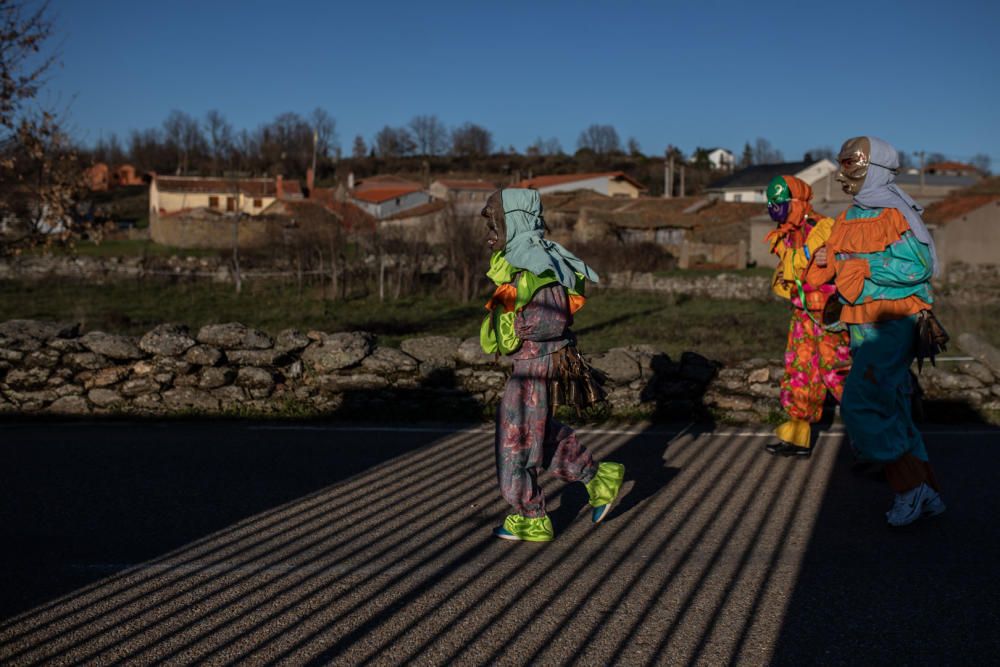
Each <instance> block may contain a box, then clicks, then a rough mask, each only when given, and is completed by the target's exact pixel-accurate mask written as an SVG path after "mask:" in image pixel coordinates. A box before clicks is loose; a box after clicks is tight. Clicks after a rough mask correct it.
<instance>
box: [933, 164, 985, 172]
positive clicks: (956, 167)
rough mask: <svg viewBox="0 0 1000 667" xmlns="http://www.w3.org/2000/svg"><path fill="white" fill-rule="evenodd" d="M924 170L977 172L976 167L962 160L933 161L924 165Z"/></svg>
mask: <svg viewBox="0 0 1000 667" xmlns="http://www.w3.org/2000/svg"><path fill="white" fill-rule="evenodd" d="M924 170H925V171H974V172H976V173H979V169H978V168H977V167H974V166H972V165H971V164H965V163H964V162H934V163H933V164H929V165H927V166H925V167H924Z"/></svg>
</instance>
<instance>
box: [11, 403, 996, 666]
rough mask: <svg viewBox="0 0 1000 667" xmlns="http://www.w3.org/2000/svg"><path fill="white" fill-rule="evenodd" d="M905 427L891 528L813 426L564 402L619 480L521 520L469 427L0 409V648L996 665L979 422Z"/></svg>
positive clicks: (992, 527) (991, 456) (61, 659)
mask: <svg viewBox="0 0 1000 667" xmlns="http://www.w3.org/2000/svg"><path fill="white" fill-rule="evenodd" d="M925 435H926V437H927V441H928V446H929V449H930V452H931V456H932V460H933V462H934V464H935V467H936V469H937V473H938V476H939V478H940V479H941V481H942V484H943V485H944V498H945V500H946V502H947V503H948V511H947V512H946V513H945V514H944V515H943V516H942V517H939V518H936V519H929V520H923V521H921V522H918V523H917V524H915V525H913V526H910V527H907V528H904V529H896V530H893V529H890V528H888V527H887V526H886V525H885V520H884V516H883V514H884V511H885V510H886V509H887V507H888V503H889V500H890V494H889V492H888V489H887V487H886V486H885V484H884V482H882V481H880V480H878V479H876V478H875V477H874V476H871V475H864V474H858V473H856V472H852V470H851V462H852V461H851V456H850V453H849V451H848V449H849V448H848V446H847V444H846V442H845V441H844V437H843V435H842V434H841V433H840V432H838V431H836V430H831V431H828V432H826V433H824V434H823V436H822V437H821V438H820V440H819V444H818V447H817V450H816V454H815V455H814V456H813V457H812V459H810V460H791V459H782V458H774V457H771V456H768V455H765V454H763V453H762V447H763V445H764V444H765V443H766V442H767V441H768V438H767V436H766V434H764V432H763V431H741V430H739V429H734V428H731V427H715V428H713V427H697V426H686V427H685V426H677V427H674V428H670V427H664V426H657V427H649V428H641V427H635V428H605V429H600V428H596V429H586V430H583V431H582V432H581V437H582V439H583V441H584V442H585V444H586V445H587V446H588V447H589V448H590V449H591V450H592V451H593V452H594V453H595V455H596V456H597V457H598V458H607V459H609V460H617V461H621V462H623V463H624V464H625V465H626V467H627V472H626V480H627V482H626V485H625V487H624V491H623V494H624V495H623V497H622V499H621V501H620V503H619V504H618V506H617V507H616V509H615V510H614V511H613V513H612V515H611V516H610V517H609V519H608V520H606V521H605V522H604V523H602V524H600V525H598V526H593V525H591V523H590V520H589V513H588V512H587V507H586V495H585V492H584V491H583V489H582V487H581V485H579V484H577V485H564V484H562V483H560V482H558V481H557V480H552V479H548V480H546V487H545V488H546V492H547V495H548V498H549V510H550V513H551V515H552V518H553V522H554V524H555V527H556V531H557V538H556V540H555V541H554V542H552V543H549V544H526V543H525V544H521V543H513V542H505V541H501V540H497V539H495V538H492V537H491V536H490V529H491V528H492V527H493V526H494V525H496V524H498V523H499V521H500V520H501V519H502V517H503V515H504V514H505V513H506V507H505V506H504V504H503V503H502V501H500V499H499V497H498V493H497V490H496V488H495V478H494V471H493V453H492V433H491V431H489V430H488V429H485V428H483V427H480V426H473V427H461V426H441V427H436V426H416V427H414V428H410V429H400V428H396V427H391V426H379V425H371V426H346V425H339V426H338V425H331V424H320V423H305V424H295V423H247V422H225V421H205V422H162V423H154V422H136V423H128V422H110V423H109V422H103V423H102V422H80V423H66V422H61V423H41V422H27V423H3V424H0V545H2V548H0V552H2V553H0V618H2V619H3V620H2V621H0V663H3V664H5V665H6V664H18V665H19V664H39V663H47V664H75V663H85V662H90V663H94V664H107V663H108V662H112V661H117V660H127V661H129V662H130V663H132V664H150V663H159V662H164V661H169V662H171V663H192V662H199V663H235V662H240V663H243V664H253V663H259V662H265V661H267V662H282V663H286V664H303V663H309V662H313V663H316V664H327V663H331V664H350V665H357V664H462V665H464V664H476V665H478V664H504V665H506V664H540V665H553V664H568V663H573V664H583V665H607V664H621V665H646V664H678V665H681V664H705V665H721V664H730V663H738V664H748V665H761V664H779V665H806V664H843V665H869V664H885V665H898V664H912V665H925V664H926V665H931V664H933V665H943V664H975V665H984V664H995V663H996V661H997V656H998V655H1000V632H998V631H997V627H1000V612H998V611H997V609H998V605H997V600H998V599H1000V577H997V563H998V562H1000V539H998V538H1000V527H998V523H997V521H996V519H995V512H996V509H997V508H998V507H1000V503H998V500H1000V487H998V486H997V483H996V478H997V475H996V470H997V460H998V454H1000V430H997V429H994V428H991V427H989V426H984V425H967V426H948V427H941V428H939V429H938V430H928V431H926V432H925Z"/></svg>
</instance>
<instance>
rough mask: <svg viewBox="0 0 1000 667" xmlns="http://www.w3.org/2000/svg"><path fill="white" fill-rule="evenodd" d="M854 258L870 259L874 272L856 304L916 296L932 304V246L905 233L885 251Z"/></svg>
mask: <svg viewBox="0 0 1000 667" xmlns="http://www.w3.org/2000/svg"><path fill="white" fill-rule="evenodd" d="M853 257H854V258H857V259H864V260H866V261H867V262H868V267H869V270H870V272H871V274H870V275H869V276H868V277H867V278H866V279H865V284H864V288H863V289H862V291H861V294H860V296H859V297H858V299H857V300H856V301H855V303H864V302H865V301H868V300H869V299H872V300H875V299H889V300H896V299H903V298H906V297H908V296H916V297H918V298H920V299H921V300H923V301H925V302H927V303H932V302H933V301H934V297H933V294H932V291H931V286H930V279H931V276H932V275H933V269H932V268H931V252H930V248H928V247H927V246H925V245H924V244H923V243H921V242H920V241H918V240H917V239H916V237H914V236H913V234H912V233H910V232H905V233H904V234H903V235H902V237H901V238H900V239H899V241H897V242H896V243H893V244H892V245H890V246H889V247H887V248H886V249H885V250H883V251H882V252H872V253H862V254H857V255H853Z"/></svg>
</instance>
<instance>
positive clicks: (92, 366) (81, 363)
mask: <svg viewBox="0 0 1000 667" xmlns="http://www.w3.org/2000/svg"><path fill="white" fill-rule="evenodd" d="M63 363H65V364H66V365H67V366H68V367H69V368H71V369H72V370H74V371H96V370H100V369H101V368H104V367H106V366H107V365H108V364H109V363H110V362H109V361H108V359H107V358H106V357H104V356H103V355H100V354H95V353H93V352H71V353H69V354H66V355H63Z"/></svg>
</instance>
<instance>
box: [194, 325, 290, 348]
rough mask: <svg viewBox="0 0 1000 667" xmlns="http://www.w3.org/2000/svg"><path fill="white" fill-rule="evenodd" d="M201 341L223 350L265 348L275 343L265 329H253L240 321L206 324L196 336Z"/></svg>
mask: <svg viewBox="0 0 1000 667" xmlns="http://www.w3.org/2000/svg"><path fill="white" fill-rule="evenodd" d="M195 338H197V340H198V342H199V343H203V344H204V345H211V346H213V347H218V348H221V349H223V350H263V349H267V348H269V347H272V346H273V345H274V341H272V340H271V337H270V336H268V335H267V334H266V333H264V332H263V331H259V330H257V329H251V328H249V327H247V326H246V325H244V324H240V323H239V322H227V323H226V324H206V325H205V326H203V327H202V328H201V329H199V330H198V335H197V336H195Z"/></svg>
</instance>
